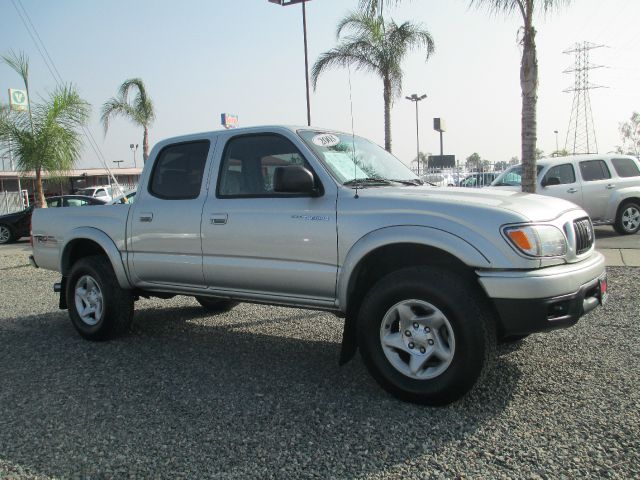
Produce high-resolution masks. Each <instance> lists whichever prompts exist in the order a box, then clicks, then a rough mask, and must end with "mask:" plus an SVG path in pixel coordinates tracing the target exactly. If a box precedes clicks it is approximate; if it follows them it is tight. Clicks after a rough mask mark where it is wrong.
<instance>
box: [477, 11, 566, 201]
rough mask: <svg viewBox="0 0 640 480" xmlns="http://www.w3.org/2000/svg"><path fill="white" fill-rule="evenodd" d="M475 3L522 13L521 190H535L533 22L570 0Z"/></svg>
mask: <svg viewBox="0 0 640 480" xmlns="http://www.w3.org/2000/svg"><path fill="white" fill-rule="evenodd" d="M469 1H470V4H471V5H472V6H474V5H475V6H478V7H480V8H486V9H487V10H489V12H490V13H495V14H498V13H504V14H508V15H509V14H512V13H514V12H518V13H519V14H520V16H521V17H522V27H520V33H521V40H520V43H521V44H522V59H521V61H520V88H521V90H522V120H521V123H522V125H521V129H522V131H521V135H522V140H521V141H522V164H523V166H524V168H523V175H522V191H523V192H530V193H535V191H536V141H537V129H538V126H537V118H536V109H537V103H538V57H537V51H536V29H535V27H534V26H533V17H534V13H535V12H536V11H537V10H540V11H541V12H542V13H545V14H546V13H550V12H551V11H553V10H554V9H556V8H558V7H559V6H562V5H566V4H568V3H569V2H570V0H469Z"/></svg>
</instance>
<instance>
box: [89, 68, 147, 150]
mask: <svg viewBox="0 0 640 480" xmlns="http://www.w3.org/2000/svg"><path fill="white" fill-rule="evenodd" d="M131 90H137V93H136V95H135V97H134V98H133V101H132V102H131V103H130V102H129V92H130V91H131ZM114 116H121V117H124V118H127V119H128V120H129V121H131V122H133V123H134V124H135V125H138V126H139V127H142V130H143V135H142V158H143V160H144V161H145V162H146V161H147V158H149V127H151V125H152V124H153V121H154V120H155V118H156V114H155V111H154V108H153V102H152V101H151V98H150V97H149V94H148V93H147V89H146V87H145V86H144V82H143V81H142V79H140V78H130V79H128V80H125V81H124V83H123V84H122V85H120V88H119V89H118V95H117V96H115V97H111V98H110V99H109V100H107V101H106V102H105V103H104V105H102V115H101V117H100V119H101V121H102V126H103V127H104V134H105V135H106V134H107V130H109V121H110V119H111V118H112V117H114Z"/></svg>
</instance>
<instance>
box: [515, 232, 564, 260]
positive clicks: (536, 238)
mask: <svg viewBox="0 0 640 480" xmlns="http://www.w3.org/2000/svg"><path fill="white" fill-rule="evenodd" d="M504 235H505V237H506V238H507V239H508V240H509V242H511V244H513V245H514V246H515V247H516V248H517V249H518V250H520V251H521V252H522V253H524V254H525V255H529V256H531V257H558V256H562V255H564V254H565V253H567V239H566V237H565V236H564V234H563V233H562V232H561V231H560V229H558V228H556V227H554V226H552V225H522V226H512V227H506V228H505V229H504Z"/></svg>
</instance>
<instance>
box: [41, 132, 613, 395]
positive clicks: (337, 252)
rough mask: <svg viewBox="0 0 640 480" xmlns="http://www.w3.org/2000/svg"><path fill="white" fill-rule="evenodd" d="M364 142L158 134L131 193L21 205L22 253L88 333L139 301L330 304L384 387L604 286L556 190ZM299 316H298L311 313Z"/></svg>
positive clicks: (474, 369) (571, 312)
mask: <svg viewBox="0 0 640 480" xmlns="http://www.w3.org/2000/svg"><path fill="white" fill-rule="evenodd" d="M422 183H423V182H422V181H421V180H420V179H419V178H417V177H416V176H415V175H414V174H413V173H412V172H411V171H410V170H409V169H407V168H406V167H405V166H404V164H402V163H401V162H400V161H399V160H397V159H396V158H395V157H393V156H392V155H390V154H389V153H387V152H386V151H385V150H383V149H382V148H380V147H378V146H377V145H375V144H373V143H371V142H369V141H367V140H365V139H364V138H361V137H357V136H353V135H351V134H344V133H340V132H332V131H325V130H318V129H314V128H311V127H299V128H296V127H281V126H275V127H259V128H246V129H238V130H229V131H220V132H210V133H201V134H195V135H188V136H183V137H178V138H172V139H169V140H165V141H162V142H160V143H158V144H157V145H156V146H155V147H154V149H153V151H152V153H151V156H150V157H149V160H148V161H147V163H146V164H145V167H144V171H143V173H142V177H141V179H140V184H139V186H138V191H137V194H136V196H135V202H134V203H132V204H121V205H111V206H104V207H99V208H91V209H88V208H78V209H71V208H64V209H63V208H60V209H38V210H36V211H35V213H34V216H33V223H32V236H33V238H32V241H33V256H32V259H31V260H32V263H33V264H34V266H39V267H42V268H46V269H51V270H56V271H59V272H60V273H61V275H62V279H61V281H60V282H59V283H57V284H56V285H55V286H54V290H55V291H56V292H59V293H60V300H59V303H60V308H63V309H64V308H68V310H69V316H70V317H71V321H72V322H73V325H74V326H75V328H76V329H77V331H78V332H79V333H80V335H82V336H83V337H85V338H87V339H89V340H105V339H111V338H114V337H117V336H119V335H122V334H124V333H126V332H127V330H128V329H129V326H130V324H131V321H132V317H133V311H134V302H135V301H136V300H137V299H138V298H139V297H147V296H158V297H164V298H166V297H169V296H173V295H191V296H194V297H195V298H196V299H197V301H198V302H200V304H201V305H202V306H203V307H204V308H205V309H207V310H209V311H212V312H220V311H225V310H228V309H230V308H232V307H233V306H234V305H235V303H236V302H238V301H244V302H257V303H266V304H272V305H288V306H292V307H301V308H308V309H317V310H326V311H330V312H333V313H335V314H336V315H338V316H340V317H344V318H345V326H344V333H343V342H342V351H341V354H340V363H344V362H346V361H348V360H349V359H350V358H352V356H353V355H354V354H355V352H356V350H358V349H359V350H360V353H361V355H362V358H363V360H364V363H365V364H366V366H367V368H368V369H369V371H370V372H371V374H372V375H373V377H374V378H375V379H376V381H377V382H378V383H379V384H380V385H381V386H382V387H383V388H385V389H386V390H387V391H389V392H390V393H392V394H394V395H396V396H397V397H399V398H401V399H403V400H407V401H412V402H417V403H423V404H429V405H441V404H446V403H449V402H452V401H454V400H456V399H458V398H460V397H461V396H462V395H464V394H465V393H466V392H468V391H469V390H470V389H471V388H472V387H473V386H474V385H475V384H476V383H477V382H478V380H479V378H480V377H481V375H482V374H483V372H485V371H486V370H487V368H488V367H489V365H490V364H491V360H492V357H493V355H494V354H495V350H496V343H497V342H500V341H510V340H513V339H516V338H521V337H522V336H525V335H528V334H530V333H533V332H542V331H547V330H552V329H555V328H562V327H568V326H571V325H573V324H575V323H576V322H577V321H578V319H579V318H580V317H581V316H582V315H584V314H586V313H588V312H590V311H591V310H593V309H594V308H596V307H597V306H598V305H600V304H602V303H603V302H604V301H605V300H606V292H607V283H606V273H605V268H604V260H603V257H602V255H601V254H600V253H598V252H596V251H595V250H594V235H593V228H592V225H591V221H590V219H589V217H588V216H587V214H586V213H585V212H584V210H582V209H580V208H579V207H577V206H576V205H574V204H572V203H569V202H567V201H564V200H560V199H555V198H548V197H543V196H538V195H527V194H522V193H516V192H501V191H489V190H486V191H485V190H473V191H470V190H469V189H456V188H437V187H433V186H428V185H423V184H422ZM310 321H312V320H310Z"/></svg>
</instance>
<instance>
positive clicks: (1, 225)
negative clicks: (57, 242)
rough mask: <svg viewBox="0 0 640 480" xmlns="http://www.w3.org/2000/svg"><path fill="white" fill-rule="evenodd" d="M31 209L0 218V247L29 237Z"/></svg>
mask: <svg viewBox="0 0 640 480" xmlns="http://www.w3.org/2000/svg"><path fill="white" fill-rule="evenodd" d="M32 212H33V207H29V208H27V209H25V210H22V211H20V212H14V213H9V214H7V215H2V216H0V245H2V244H5V243H11V242H15V241H16V240H18V239H19V238H21V237H28V236H29V229H30V228H31V213H32Z"/></svg>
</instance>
